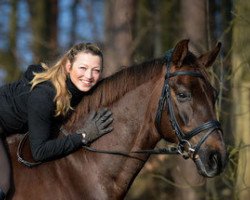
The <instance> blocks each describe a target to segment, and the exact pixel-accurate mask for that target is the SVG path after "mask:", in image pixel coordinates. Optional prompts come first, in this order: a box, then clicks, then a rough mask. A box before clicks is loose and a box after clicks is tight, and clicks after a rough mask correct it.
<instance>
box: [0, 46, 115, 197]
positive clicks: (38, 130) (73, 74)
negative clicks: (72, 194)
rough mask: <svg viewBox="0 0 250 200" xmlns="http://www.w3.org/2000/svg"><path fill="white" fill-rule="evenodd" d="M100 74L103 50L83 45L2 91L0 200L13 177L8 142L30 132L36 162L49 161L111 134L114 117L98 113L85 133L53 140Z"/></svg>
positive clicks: (32, 69)
mask: <svg viewBox="0 0 250 200" xmlns="http://www.w3.org/2000/svg"><path fill="white" fill-rule="evenodd" d="M102 70H103V55H102V52H101V51H100V49H99V48H98V47H97V46H96V45H95V44H91V43H80V44H77V45H75V46H73V47H72V48H71V49H70V50H69V51H68V52H67V53H66V54H65V55H63V56H62V57H61V59H60V60H59V61H58V62H57V63H56V64H55V65H53V66H51V67H48V66H46V65H45V64H42V66H41V65H31V66H29V68H28V70H27V71H26V73H25V74H24V77H23V78H22V79H21V80H19V81H17V82H14V83H12V84H8V85H5V86H3V87H1V88H0V102H1V104H0V136H1V137H0V200H2V199H4V198H5V196H6V194H7V192H8V190H9V188H10V177H11V169H10V162H9V159H8V155H7V151H6V148H5V146H4V140H3V138H4V137H8V136H9V135H10V134H11V133H17V132H18V133H25V132H27V131H28V132H29V141H30V146H31V152H32V156H33V158H34V160H36V161H48V160H53V159H56V158H58V157H62V156H65V155H68V154H69V153H71V152H73V151H75V150H77V149H79V148H80V147H81V146H82V145H87V144H89V143H91V142H93V141H94V140H96V139H97V138H99V137H101V136H102V135H104V134H106V133H108V132H110V131H112V129H113V128H112V127H110V124H111V123H112V121H113V119H112V113H111V111H110V110H108V109H100V110H99V111H97V112H93V113H92V114H91V115H90V116H89V118H88V120H87V122H86V124H85V127H84V129H83V132H82V133H76V134H72V135H68V136H64V137H62V138H56V139H53V137H52V135H53V134H52V132H53V131H52V129H53V128H54V126H56V125H58V124H60V122H62V120H63V119H65V118H66V116H67V114H68V113H69V111H70V110H72V109H74V108H75V107H76V106H77V105H78V103H79V102H80V101H81V99H82V97H83V96H84V93H85V92H88V91H89V90H91V89H92V88H93V87H94V86H95V85H96V84H97V82H98V81H99V80H100V77H101V73H102Z"/></svg>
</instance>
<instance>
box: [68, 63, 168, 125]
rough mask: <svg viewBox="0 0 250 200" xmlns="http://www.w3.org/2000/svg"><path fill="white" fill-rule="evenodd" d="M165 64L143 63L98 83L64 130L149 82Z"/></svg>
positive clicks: (85, 97) (86, 96)
mask: <svg viewBox="0 0 250 200" xmlns="http://www.w3.org/2000/svg"><path fill="white" fill-rule="evenodd" d="M164 63H165V60H164V59H163V58H159V59H154V60H151V61H147V62H143V63H141V64H137V65H134V66H131V67H128V68H124V69H122V70H120V71H118V72H116V73H115V74H113V75H111V76H109V77H106V78H104V79H102V80H101V81H99V83H98V84H97V85H96V87H95V88H93V89H92V90H91V91H90V92H87V93H86V95H84V97H83V99H82V100H81V102H80V103H79V105H78V106H77V108H76V109H75V110H74V112H73V114H72V115H71V117H70V119H69V120H68V122H67V123H66V124H65V128H66V129H71V128H73V127H72V126H73V125H74V126H75V123H77V122H78V121H79V119H81V118H82V117H84V116H86V114H87V113H89V112H90V111H92V110H97V109H98V108H100V107H108V106H110V105H111V104H112V103H114V102H115V101H117V100H118V99H119V98H120V97H122V96H124V94H126V93H127V92H129V91H131V90H133V89H134V88H136V87H138V86H140V85H141V84H143V83H145V82H147V81H149V80H151V79H152V78H153V77H155V76H156V75H158V74H160V73H161V72H162V67H163V65H164Z"/></svg>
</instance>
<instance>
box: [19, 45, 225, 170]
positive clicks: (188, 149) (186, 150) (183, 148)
mask: <svg viewBox="0 0 250 200" xmlns="http://www.w3.org/2000/svg"><path fill="white" fill-rule="evenodd" d="M172 52H173V50H172V49H171V50H169V51H168V52H167V53H166V56H165V61H166V66H167V73H166V75H165V82H164V86H163V89H162V93H161V97H160V99H159V103H158V109H157V112H156V118H155V122H156V126H157V129H158V131H159V132H160V123H161V118H162V112H163V109H164V106H165V105H167V106H166V107H167V112H168V114H169V118H170V122H171V125H172V128H173V131H174V132H175V134H176V136H177V138H178V140H179V143H178V145H177V147H174V146H168V147H166V148H158V149H148V150H137V151H131V152H123V151H111V150H100V149H95V148H92V147H89V146H83V148H84V149H85V150H87V151H91V152H94V153H104V154H112V155H120V156H126V157H130V158H135V159H138V160H141V161H144V160H143V159H141V158H138V157H136V156H133V155H131V154H149V155H151V154H180V155H182V156H183V157H184V158H185V159H188V158H190V157H191V155H193V156H192V157H193V159H195V155H196V154H197V153H198V151H199V149H200V147H201V145H202V144H203V143H204V142H205V140H206V139H207V138H208V137H209V136H210V134H212V133H213V132H214V130H216V129H219V130H220V131H221V125H220V122H219V121H217V120H210V121H208V122H205V123H203V124H202V125H200V126H198V127H196V128H194V129H193V130H191V131H189V132H186V133H184V132H183V131H182V130H181V128H180V126H179V124H178V121H177V120H176V117H175V113H174V107H173V102H172V98H171V93H170V85H169V80H170V79H171V78H172V77H175V76H184V75H188V76H193V77H197V78H204V77H203V75H202V74H201V73H200V72H197V71H177V72H173V73H171V72H170V67H171V60H172ZM209 129H210V131H208V132H207V133H206V134H205V135H204V136H203V137H202V138H201V139H200V141H199V142H198V143H197V144H196V145H194V146H192V145H191V143H190V142H189V140H190V139H191V138H192V137H194V136H195V135H197V134H199V133H201V132H202V131H205V130H209ZM61 132H62V133H63V134H64V135H68V134H69V133H67V131H66V130H65V129H63V128H61ZM27 137H28V133H26V134H25V136H24V137H23V138H22V140H21V141H20V143H19V145H18V148H17V158H18V161H19V162H20V163H22V164H23V165H25V166H27V167H34V166H37V165H40V164H42V162H29V161H27V160H25V159H23V158H22V155H21V154H22V153H21V151H22V148H23V146H24V143H25V141H26V140H27Z"/></svg>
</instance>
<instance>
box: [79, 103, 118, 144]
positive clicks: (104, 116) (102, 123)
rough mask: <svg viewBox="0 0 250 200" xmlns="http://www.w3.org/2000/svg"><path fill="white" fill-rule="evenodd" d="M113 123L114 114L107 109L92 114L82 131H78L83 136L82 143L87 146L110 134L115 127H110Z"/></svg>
mask: <svg viewBox="0 0 250 200" xmlns="http://www.w3.org/2000/svg"><path fill="white" fill-rule="evenodd" d="M112 122H113V118H112V112H111V111H110V110H109V109H107V108H102V109H100V110H98V111H97V112H91V113H90V115H89V117H88V118H87V120H86V122H85V126H84V127H83V128H82V129H79V130H77V131H76V133H77V134H82V143H83V145H87V144H89V143H91V142H93V141H95V140H96V139H98V138H99V137H101V136H103V135H105V134H106V133H109V132H111V131H112V130H113V127H110V126H109V125H110V124H111V123H112Z"/></svg>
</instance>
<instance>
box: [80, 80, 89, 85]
mask: <svg viewBox="0 0 250 200" xmlns="http://www.w3.org/2000/svg"><path fill="white" fill-rule="evenodd" d="M80 81H81V83H83V84H84V85H86V86H91V85H92V81H86V80H80Z"/></svg>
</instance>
